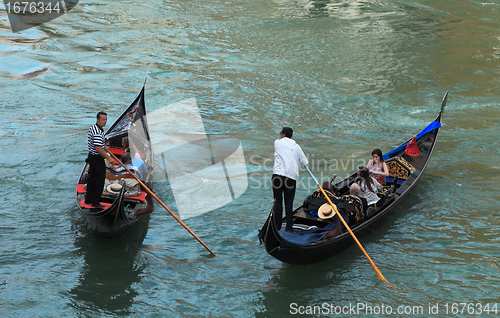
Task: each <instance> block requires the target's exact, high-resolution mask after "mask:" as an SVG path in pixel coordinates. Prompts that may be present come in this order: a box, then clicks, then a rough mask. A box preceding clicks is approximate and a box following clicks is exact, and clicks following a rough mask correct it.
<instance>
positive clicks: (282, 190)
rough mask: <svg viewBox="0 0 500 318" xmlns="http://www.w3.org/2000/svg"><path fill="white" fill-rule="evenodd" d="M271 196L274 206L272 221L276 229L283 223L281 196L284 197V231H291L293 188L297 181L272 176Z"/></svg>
mask: <svg viewBox="0 0 500 318" xmlns="http://www.w3.org/2000/svg"><path fill="white" fill-rule="evenodd" d="M272 184H273V196H274V200H275V203H274V204H275V205H274V221H275V222H276V226H277V227H278V228H280V227H281V223H282V222H283V219H282V218H283V195H284V196H285V217H286V230H291V229H292V225H293V199H294V198H295V188H296V186H297V181H295V180H293V179H290V178H287V177H283V176H279V175H276V174H273V179H272Z"/></svg>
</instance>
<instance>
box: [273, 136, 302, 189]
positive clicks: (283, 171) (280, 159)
mask: <svg viewBox="0 0 500 318" xmlns="http://www.w3.org/2000/svg"><path fill="white" fill-rule="evenodd" d="M299 163H300V164H301V165H302V166H306V165H307V164H308V163H309V161H308V160H307V158H306V156H305V155H304V152H303V151H302V149H301V148H300V146H299V145H298V144H297V143H296V142H295V140H293V139H290V138H288V137H283V138H281V139H278V140H276V141H275V142H274V168H273V174H277V175H279V176H283V177H287V178H290V179H293V180H297V178H298V176H299Z"/></svg>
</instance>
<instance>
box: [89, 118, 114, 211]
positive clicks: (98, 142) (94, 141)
mask: <svg viewBox="0 0 500 318" xmlns="http://www.w3.org/2000/svg"><path fill="white" fill-rule="evenodd" d="M107 121H108V115H107V114H106V113H105V112H98V113H97V122H96V123H95V124H94V125H92V126H91V127H90V129H89V134H88V152H89V155H88V158H87V163H88V164H89V171H88V175H89V177H88V179H87V194H86V195H85V204H91V206H92V207H93V208H103V207H104V206H103V205H102V204H101V203H100V201H101V194H102V190H103V188H104V180H105V179H106V164H105V162H104V160H108V162H109V163H111V164H114V160H113V158H112V157H111V156H110V155H108V154H107V153H106V152H105V151H104V145H105V139H104V131H103V128H104V126H106V122H107Z"/></svg>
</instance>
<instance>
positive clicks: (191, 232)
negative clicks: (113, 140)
mask: <svg viewBox="0 0 500 318" xmlns="http://www.w3.org/2000/svg"><path fill="white" fill-rule="evenodd" d="M111 156H113V158H115V160H116V161H118V163H119V164H120V165H121V166H122V167H123V168H125V169H126V170H127V171H128V172H129V173H130V174H131V175H132V176H133V177H134V179H135V180H137V181H138V182H139V183H140V185H141V186H142V187H143V188H144V189H146V191H147V192H148V193H149V194H150V195H151V196H152V197H153V198H155V199H156V201H158V202H159V203H160V204H161V205H162V206H163V207H164V208H165V209H166V210H167V211H168V212H169V213H170V214H171V215H172V216H173V217H174V219H176V220H177V222H179V223H180V224H181V225H182V226H183V227H184V228H185V229H186V230H187V231H188V232H189V233H190V234H191V235H192V236H193V237H194V238H195V239H197V240H198V242H200V243H201V245H203V246H204V247H205V248H206V249H207V250H208V251H209V252H210V253H211V254H212V255H213V256H217V255H215V253H214V252H212V250H211V249H209V248H208V246H206V245H205V243H203V241H202V240H200V238H199V237H198V236H197V235H196V234H194V232H193V231H191V230H190V229H189V228H188V227H187V225H186V224H184V222H182V221H181V219H179V217H178V216H177V215H175V214H174V212H172V211H171V210H170V209H169V208H168V207H167V206H166V205H165V203H163V202H162V201H161V200H160V199H159V198H158V197H157V196H156V195H155V194H154V193H153V191H151V190H150V189H149V188H148V187H146V185H145V184H144V183H143V182H142V181H141V180H139V178H137V177H136V176H135V175H134V174H133V173H132V171H130V170H129V169H128V168H127V167H126V166H125V165H124V164H123V163H122V162H121V161H120V159H118V158H117V157H116V156H115V155H114V154H111Z"/></svg>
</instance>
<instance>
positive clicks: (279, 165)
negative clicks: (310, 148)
mask: <svg viewBox="0 0 500 318" xmlns="http://www.w3.org/2000/svg"><path fill="white" fill-rule="evenodd" d="M292 134H293V130H292V128H290V127H283V129H282V130H281V132H280V139H278V140H276V141H275V142H274V168H273V178H272V185H273V196H274V200H275V220H276V224H277V226H278V228H279V227H280V226H281V222H282V217H283V196H284V198H285V216H286V230H287V231H291V230H292V225H293V199H294V197H295V188H296V184H297V177H298V176H299V167H298V166H299V163H300V164H301V165H302V166H306V165H307V164H308V160H307V158H306V156H305V155H304V152H303V151H302V149H301V148H300V146H299V145H298V144H297V143H296V142H295V141H294V140H292V139H291V138H292Z"/></svg>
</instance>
